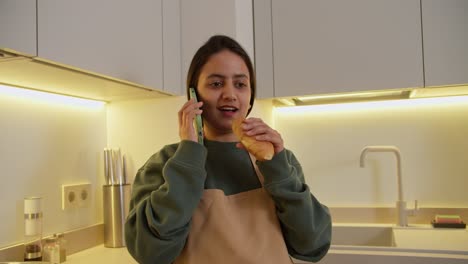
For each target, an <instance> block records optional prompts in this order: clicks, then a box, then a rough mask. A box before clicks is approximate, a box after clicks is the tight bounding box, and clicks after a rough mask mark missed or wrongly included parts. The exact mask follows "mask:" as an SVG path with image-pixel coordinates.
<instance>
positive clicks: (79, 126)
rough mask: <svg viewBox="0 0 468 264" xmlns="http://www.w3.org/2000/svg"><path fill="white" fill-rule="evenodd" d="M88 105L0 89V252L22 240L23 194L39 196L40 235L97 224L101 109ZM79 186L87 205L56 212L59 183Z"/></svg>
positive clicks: (102, 136)
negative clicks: (86, 187)
mask: <svg viewBox="0 0 468 264" xmlns="http://www.w3.org/2000/svg"><path fill="white" fill-rule="evenodd" d="M88 103H89V101H83V100H76V99H71V98H66V97H60V96H52V95H50V94H49V95H47V94H46V95H45V96H44V94H42V93H37V92H34V91H27V90H24V92H23V91H22V89H12V88H8V87H4V86H0V120H1V122H0V146H1V147H0V168H1V170H0V171H1V172H0V175H1V179H2V183H1V185H0V186H1V187H0V188H1V191H0V201H1V202H0V211H1V212H2V213H1V214H2V216H3V217H2V218H3V219H2V224H1V225H0V248H2V247H4V246H7V245H11V244H15V243H20V242H23V234H24V222H23V199H24V197H27V196H41V197H43V215H44V218H43V233H44V235H50V234H53V233H56V232H63V231H68V230H72V229H75V228H80V227H86V226H90V225H93V224H95V223H100V222H102V199H100V197H101V196H102V194H101V191H100V188H99V186H101V185H102V182H103V179H101V178H102V177H101V176H102V175H103V173H102V172H101V171H102V170H103V168H102V166H101V165H100V164H102V162H101V151H102V149H103V148H104V147H105V146H106V110H105V107H103V106H90V105H89V104H88ZM83 104H85V105H83ZM83 182H89V183H91V184H92V189H93V190H94V192H93V193H92V195H91V199H92V200H91V202H92V204H93V206H92V207H90V208H79V209H75V210H69V211H62V209H61V186H62V184H74V183H83Z"/></svg>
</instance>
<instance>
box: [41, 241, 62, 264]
mask: <svg viewBox="0 0 468 264" xmlns="http://www.w3.org/2000/svg"><path fill="white" fill-rule="evenodd" d="M42 260H44V261H48V262H49V263H51V264H59V263H60V245H59V243H58V242H57V238H56V237H49V238H46V239H45V244H44V254H43V258H42Z"/></svg>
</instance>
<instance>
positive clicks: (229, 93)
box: [223, 84, 236, 101]
mask: <svg viewBox="0 0 468 264" xmlns="http://www.w3.org/2000/svg"><path fill="white" fill-rule="evenodd" d="M223 99H224V100H229V101H234V100H236V94H235V87H234V85H233V84H226V85H225V86H224V88H223Z"/></svg>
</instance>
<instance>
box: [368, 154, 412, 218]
mask: <svg viewBox="0 0 468 264" xmlns="http://www.w3.org/2000/svg"><path fill="white" fill-rule="evenodd" d="M367 152H392V153H394V154H395V156H396V162H397V180H398V200H397V201H396V209H397V213H398V216H397V217H398V221H397V224H398V225H399V226H408V215H414V213H415V212H416V210H417V208H418V201H415V204H414V208H415V209H414V210H408V209H406V201H405V200H404V199H403V182H402V177H401V155H400V150H399V149H398V148H397V147H395V146H367V147H365V148H363V149H362V151H361V158H360V162H359V164H360V166H361V168H364V165H365V163H364V160H365V158H366V155H367Z"/></svg>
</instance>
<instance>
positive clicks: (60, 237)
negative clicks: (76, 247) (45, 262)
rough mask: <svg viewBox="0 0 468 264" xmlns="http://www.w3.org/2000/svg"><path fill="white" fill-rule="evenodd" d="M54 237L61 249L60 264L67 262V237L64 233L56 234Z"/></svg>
mask: <svg viewBox="0 0 468 264" xmlns="http://www.w3.org/2000/svg"><path fill="white" fill-rule="evenodd" d="M54 237H55V238H56V239H57V243H58V245H59V247H60V263H62V262H65V261H66V260H67V240H65V235H64V234H63V233H58V234H54Z"/></svg>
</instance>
